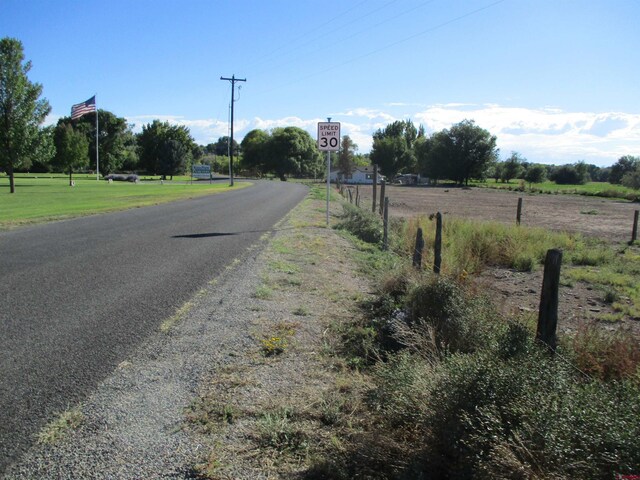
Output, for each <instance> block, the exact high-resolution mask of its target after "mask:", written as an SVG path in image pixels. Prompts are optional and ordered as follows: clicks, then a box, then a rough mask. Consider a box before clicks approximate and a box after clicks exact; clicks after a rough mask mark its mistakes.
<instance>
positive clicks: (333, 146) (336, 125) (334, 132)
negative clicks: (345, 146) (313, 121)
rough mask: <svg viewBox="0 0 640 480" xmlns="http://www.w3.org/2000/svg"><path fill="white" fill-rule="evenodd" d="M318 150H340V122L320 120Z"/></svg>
mask: <svg viewBox="0 0 640 480" xmlns="http://www.w3.org/2000/svg"><path fill="white" fill-rule="evenodd" d="M318 150H320V151H321V152H337V151H338V150H340V122H318Z"/></svg>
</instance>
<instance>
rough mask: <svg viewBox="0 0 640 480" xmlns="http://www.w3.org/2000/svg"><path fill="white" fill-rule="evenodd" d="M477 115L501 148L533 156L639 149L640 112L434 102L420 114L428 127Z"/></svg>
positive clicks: (561, 157) (612, 154) (602, 159)
mask: <svg viewBox="0 0 640 480" xmlns="http://www.w3.org/2000/svg"><path fill="white" fill-rule="evenodd" d="M464 119H470V120H475V122H476V124H477V125H479V126H481V127H483V128H486V129H487V130H489V131H490V132H491V133H492V134H493V135H496V137H497V139H498V146H499V147H500V149H501V151H502V152H503V153H505V154H508V153H509V152H510V151H511V150H516V151H518V152H520V153H521V154H522V155H523V156H525V157H527V158H528V159H529V160H530V161H534V162H541V163H574V162H577V161H580V160H584V161H586V162H587V163H595V164H598V165H610V164H613V163H614V162H615V161H616V160H617V159H618V158H619V157H620V156H622V155H638V154H639V153H640V114H630V113H620V112H606V113H593V112H565V111H563V110H560V109H558V108H555V107H545V108H540V109H528V108H522V107H504V106H500V105H493V104H487V105H476V106H473V107H472V108H469V107H468V106H465V108H459V107H458V106H456V105H454V104H449V105H435V106H432V107H429V108H427V109H426V110H424V111H422V112H419V113H417V114H416V116H415V120H416V122H417V123H422V124H424V125H425V127H426V128H427V130H428V131H429V132H434V131H439V130H442V129H443V128H449V127H450V126H451V125H453V124H454V123H458V122H460V121H462V120H464Z"/></svg>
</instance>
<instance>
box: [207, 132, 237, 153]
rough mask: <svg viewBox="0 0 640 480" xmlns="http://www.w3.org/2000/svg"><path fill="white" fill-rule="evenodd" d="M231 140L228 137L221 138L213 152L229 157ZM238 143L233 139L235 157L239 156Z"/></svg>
mask: <svg viewBox="0 0 640 480" xmlns="http://www.w3.org/2000/svg"><path fill="white" fill-rule="evenodd" d="M229 140H231V138H229V137H228V136H226V135H225V136H224V137H220V138H218V141H217V142H216V143H215V144H213V150H214V153H215V154H216V155H223V156H227V157H228V156H229ZM238 151H239V148H238V142H236V139H235V138H234V139H233V155H234V156H236V155H238Z"/></svg>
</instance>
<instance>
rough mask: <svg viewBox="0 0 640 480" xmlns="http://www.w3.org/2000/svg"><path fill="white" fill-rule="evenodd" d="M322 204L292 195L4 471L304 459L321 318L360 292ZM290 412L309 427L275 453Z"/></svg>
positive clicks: (344, 311)
mask: <svg viewBox="0 0 640 480" xmlns="http://www.w3.org/2000/svg"><path fill="white" fill-rule="evenodd" d="M322 207H323V202H321V201H319V200H313V198H312V197H311V196H310V197H308V198H307V199H306V200H305V201H303V202H302V203H301V204H300V205H299V206H298V207H297V208H296V209H294V210H293V211H292V212H291V213H290V214H289V215H288V216H287V217H286V218H285V219H284V220H283V221H281V222H280V223H279V224H278V225H277V226H276V227H275V228H274V230H273V231H272V232H269V233H267V234H265V235H263V237H262V238H261V240H260V241H259V242H258V243H257V244H255V245H254V246H252V247H251V248H250V249H249V250H247V251H246V252H245V254H244V255H243V256H242V257H241V258H240V259H238V260H236V261H234V262H233V263H232V264H231V265H230V266H229V267H228V268H227V270H226V271H225V272H224V273H223V274H222V275H220V276H219V277H218V278H215V279H212V280H211V282H209V284H208V286H207V287H206V288H204V289H202V290H201V291H200V292H199V293H198V294H197V295H195V296H194V297H193V298H192V299H191V300H190V301H189V302H188V303H186V304H185V305H184V306H183V307H182V308H181V309H179V310H178V311H177V312H176V315H175V316H173V317H172V318H170V319H167V320H166V321H165V322H164V323H163V326H162V327H161V329H160V331H158V332H157V333H155V334H154V335H152V336H151V337H150V338H149V339H148V340H147V341H146V342H145V343H144V344H143V345H142V346H141V347H140V348H139V349H138V350H137V351H136V352H135V354H133V355H132V356H131V357H130V358H129V359H128V360H126V361H124V362H122V363H121V364H120V365H119V366H118V368H117V369H116V370H115V371H114V372H113V373H112V374H111V375H110V376H109V377H108V378H107V379H106V380H105V381H103V382H102V383H101V384H100V385H99V387H98V388H97V389H96V391H95V392H94V393H93V394H92V395H91V396H90V397H89V398H88V399H87V400H86V401H85V402H83V403H82V404H81V405H69V409H68V410H67V411H66V412H61V416H60V418H59V419H58V420H59V421H58V422H57V423H53V422H52V424H50V425H49V426H48V427H47V428H46V429H45V430H43V431H42V432H41V434H40V439H41V441H40V442H38V444H36V446H34V447H33V448H32V449H31V450H30V451H28V452H27V454H26V455H25V456H23V458H22V459H21V461H20V462H19V463H17V464H14V465H13V466H11V467H10V468H9V469H8V470H7V472H6V473H5V476H4V477H3V478H6V479H32V478H40V479H48V478H51V479H53V478H56V479H61V478H69V479H72V478H97V479H102V478H104V479H107V478H117V479H129V478H131V479H133V478H145V479H155V478H158V479H159V478H239V479H240V478H247V479H249V478H251V479H260V478H265V479H266V478H284V477H285V476H286V477H287V478H289V476H290V475H292V474H296V472H298V473H299V472H303V471H304V470H305V469H307V468H308V466H309V461H310V458H311V455H310V452H312V451H313V449H314V448H315V447H312V445H321V444H322V443H323V442H329V441H330V436H331V432H330V430H326V429H323V427H322V422H320V421H319V420H318V418H317V415H316V413H313V412H317V407H318V404H319V403H321V402H322V401H323V399H325V398H326V396H327V395H329V396H330V395H331V391H332V389H334V388H336V381H337V380H336V378H337V376H338V373H337V372H336V370H335V369H332V368H330V367H331V364H330V362H328V361H327V359H326V358H325V356H324V355H323V350H330V349H331V348H332V347H331V345H330V341H329V340H328V339H326V338H325V334H326V330H327V327H328V325H329V324H330V323H331V322H335V321H340V319H342V318H348V317H349V316H350V315H352V312H351V310H350V309H352V308H353V307H352V305H353V304H354V303H355V302H354V300H358V299H360V298H362V295H363V293H362V292H363V291H367V286H366V285H365V283H364V282H363V281H362V280H360V279H358V278H357V277H354V276H353V273H352V272H353V271H354V270H355V267H354V265H353V264H352V263H351V262H350V250H351V249H353V247H352V246H351V245H350V244H349V243H348V242H347V241H346V240H344V239H342V238H341V237H340V236H339V235H337V234H336V233H335V232H334V231H333V230H331V229H327V228H326V227H325V226H324V215H323V209H322ZM334 208H339V205H334ZM334 213H335V212H334ZM274 339H276V340H274ZM270 342H271V343H270ZM293 415H296V416H298V418H299V419H304V422H306V423H307V426H308V429H307V430H306V431H305V432H303V433H301V434H300V435H299V436H298V438H299V439H300V441H299V442H297V443H296V444H295V445H292V446H291V447H292V448H284V449H283V448H281V445H279V444H278V440H277V435H276V437H273V436H271V437H270V435H271V434H272V433H274V432H276V433H277V431H279V429H278V427H277V426H276V427H274V426H273V425H271V426H270V424H269V422H270V419H271V420H273V421H275V422H276V423H277V421H278V419H280V420H281V422H284V423H286V422H287V421H288V420H290V419H291V418H292V416H293ZM69 418H72V419H73V421H70V420H69ZM272 423H273V422H272ZM270 438H271V439H273V438H275V441H273V442H272V441H270ZM294 446H295V447H296V448H293V447H294Z"/></svg>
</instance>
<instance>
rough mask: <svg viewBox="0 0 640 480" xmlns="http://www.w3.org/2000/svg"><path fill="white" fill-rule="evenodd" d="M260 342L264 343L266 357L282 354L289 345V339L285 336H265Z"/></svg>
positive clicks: (263, 349) (263, 348) (263, 351)
mask: <svg viewBox="0 0 640 480" xmlns="http://www.w3.org/2000/svg"><path fill="white" fill-rule="evenodd" d="M260 343H261V344H262V353H263V354H264V355H265V356H266V357H271V356H274V355H280V354H281V353H284V351H285V350H286V349H287V347H288V346H289V344H288V342H287V339H286V338H283V337H269V338H263V339H262V340H261V341H260Z"/></svg>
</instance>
